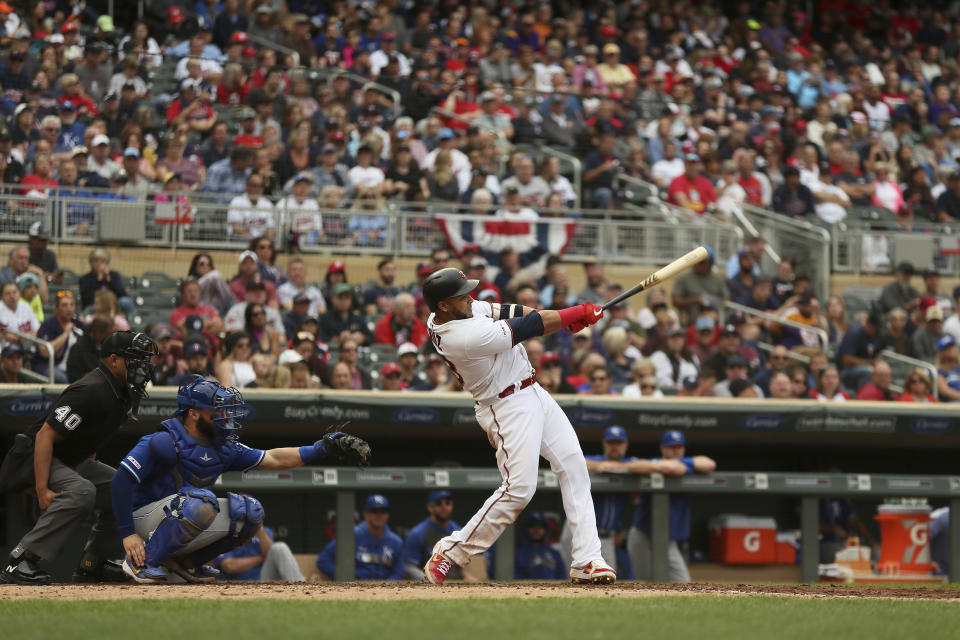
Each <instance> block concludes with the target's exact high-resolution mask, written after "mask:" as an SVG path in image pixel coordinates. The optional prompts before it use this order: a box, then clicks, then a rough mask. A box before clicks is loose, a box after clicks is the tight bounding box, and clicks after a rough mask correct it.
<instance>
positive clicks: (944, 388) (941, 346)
mask: <svg viewBox="0 0 960 640" xmlns="http://www.w3.org/2000/svg"><path fill="white" fill-rule="evenodd" d="M936 367H937V391H938V392H939V394H940V400H941V401H942V402H958V401H960V351H958V350H957V343H956V341H954V339H953V337H952V336H943V337H942V338H940V339H939V340H938V341H937V360H936Z"/></svg>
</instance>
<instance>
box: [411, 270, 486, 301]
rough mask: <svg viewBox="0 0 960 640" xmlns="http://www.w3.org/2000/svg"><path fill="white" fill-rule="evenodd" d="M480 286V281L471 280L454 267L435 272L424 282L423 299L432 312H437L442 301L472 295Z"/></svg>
mask: <svg viewBox="0 0 960 640" xmlns="http://www.w3.org/2000/svg"><path fill="white" fill-rule="evenodd" d="M478 284H480V281H479V280H471V279H469V278H467V276H466V275H464V273H463V271H460V270H459V269H455V268H453V267H447V268H446V269H440V270H439V271H434V272H433V273H431V274H430V275H429V276H427V279H426V280H424V282H423V299H424V300H426V301H427V306H428V307H430V311H434V312H435V311H436V310H437V304H438V303H439V302H440V301H441V300H446V299H447V298H454V297H456V296H462V295H463V294H465V293H470V292H471V291H473V290H474V289H476V288H477V285H478Z"/></svg>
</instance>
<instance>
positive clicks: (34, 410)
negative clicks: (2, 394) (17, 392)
mask: <svg viewBox="0 0 960 640" xmlns="http://www.w3.org/2000/svg"><path fill="white" fill-rule="evenodd" d="M51 404H53V400H52V399H51V398H48V397H46V396H28V397H26V398H16V399H14V400H12V401H10V402H9V403H8V404H7V406H6V407H4V409H3V412H4V413H5V414H7V415H8V416H13V417H15V418H35V417H37V416H42V415H43V414H45V413H46V412H47V410H48V409H49V408H50V405H51Z"/></svg>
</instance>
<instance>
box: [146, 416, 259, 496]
mask: <svg viewBox="0 0 960 640" xmlns="http://www.w3.org/2000/svg"><path fill="white" fill-rule="evenodd" d="M160 428H161V429H163V430H165V431H166V432H167V433H169V434H170V435H171V436H172V437H173V445H174V446H175V447H176V449H177V462H176V464H175V465H174V468H173V470H172V471H171V473H172V474H173V475H174V479H175V480H176V484H177V489H180V487H182V486H184V485H190V486H191V487H196V488H198V489H208V488H210V487H211V486H213V483H214V482H216V480H217V478H218V477H220V474H222V473H223V472H224V471H229V470H230V469H231V468H232V465H233V462H234V460H235V458H236V457H237V456H238V455H239V454H240V448H239V447H238V446H237V445H236V444H234V443H232V442H226V443H224V444H223V445H221V446H219V447H217V446H210V447H205V446H203V445H202V444H199V443H198V442H197V441H196V440H194V439H193V437H191V436H190V434H189V433H187V431H186V429H184V428H183V424H182V423H181V422H180V420H178V419H177V418H170V419H169V420H165V421H164V422H162V423H161V424H160Z"/></svg>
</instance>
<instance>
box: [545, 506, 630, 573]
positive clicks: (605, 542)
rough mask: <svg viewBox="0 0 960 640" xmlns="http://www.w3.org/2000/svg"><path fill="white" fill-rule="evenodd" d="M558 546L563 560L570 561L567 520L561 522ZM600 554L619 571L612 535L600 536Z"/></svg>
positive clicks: (568, 524)
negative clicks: (561, 527)
mask: <svg viewBox="0 0 960 640" xmlns="http://www.w3.org/2000/svg"><path fill="white" fill-rule="evenodd" d="M594 515H596V512H594ZM559 547H560V548H559V549H558V551H560V555H561V556H563V560H564V562H567V563H568V564H569V563H572V562H573V553H572V551H571V549H572V548H573V530H572V529H571V528H570V521H569V520H568V521H567V522H564V523H563V529H561V530H560V541H559ZM600 555H602V556H603V557H604V558H607V559H608V562H609V563H610V566H611V567H613V568H614V569H616V570H617V573H618V574H619V573H621V571H620V567H619V566H618V565H617V548H616V546H614V544H613V536H607V537H606V538H600Z"/></svg>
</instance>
